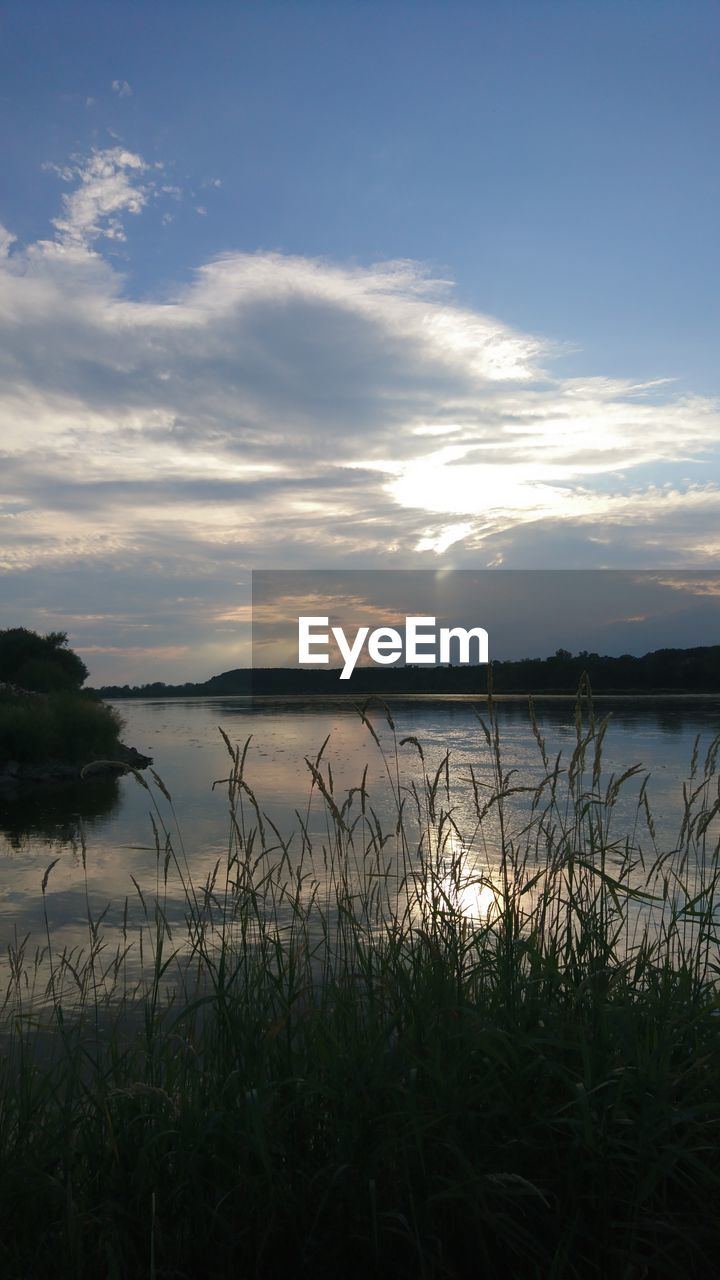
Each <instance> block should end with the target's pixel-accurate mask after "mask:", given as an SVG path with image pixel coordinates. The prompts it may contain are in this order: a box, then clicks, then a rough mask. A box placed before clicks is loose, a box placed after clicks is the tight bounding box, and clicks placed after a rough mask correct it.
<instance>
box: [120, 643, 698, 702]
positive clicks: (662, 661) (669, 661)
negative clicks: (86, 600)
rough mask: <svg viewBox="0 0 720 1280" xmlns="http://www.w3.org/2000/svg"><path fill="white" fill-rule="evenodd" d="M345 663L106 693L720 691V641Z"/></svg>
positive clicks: (239, 672) (251, 670) (240, 672)
mask: <svg viewBox="0 0 720 1280" xmlns="http://www.w3.org/2000/svg"><path fill="white" fill-rule="evenodd" d="M340 674H341V673H340V668H327V667H321V668H319V667H238V668H236V669H235V670H232V671H223V672H222V673H221V674H220V675H217V676H211V677H210V679H209V680H204V681H201V682H197V683H195V682H192V681H188V682H187V683H185V684H180V685H177V684H175V685H171V684H166V683H165V682H164V681H162V680H157V681H154V682H153V683H151V684H144V685H140V686H137V685H136V686H134V687H132V688H131V687H130V686H129V685H104V686H103V687H102V688H100V689H98V690H96V691H95V692H97V693H98V694H99V695H100V697H102V698H105V699H116V698H117V699H122V698H144V697H166V698H173V697H191V698H198V697H200V698H206V697H214V696H216V695H219V696H224V697H233V696H235V697H237V696H245V697H273V696H274V697H318V696H322V697H328V696H335V697H350V698H369V697H377V698H389V697H393V698H398V697H405V696H407V695H413V696H426V697H427V696H430V697H438V696H442V697H452V696H456V697H463V698H468V697H470V698H486V697H487V696H488V692H489V691H488V684H489V683H491V685H492V692H493V695H494V696H495V697H500V696H501V695H503V696H527V695H529V694H532V695H533V697H537V698H539V697H560V698H567V697H575V696H576V694H577V691H578V689H579V687H580V686H581V685H583V687H587V685H588V684H589V687H590V689H591V690H592V694H593V697H633V698H638V697H642V698H646V697H669V696H670V697H672V696H679V697H687V696H688V695H697V696H698V697H712V696H714V695H716V694H720V645H704V646H699V647H696V648H692V649H657V650H655V651H653V652H652V653H646V654H643V655H642V656H641V657H635V656H634V655H632V654H628V653H626V654H622V655H621V656H620V657H608V656H602V655H600V654H598V653H587V652H586V651H584V650H583V651H582V652H581V653H577V654H571V653H570V652H569V650H567V649H558V650H557V651H556V653H554V654H553V655H552V656H551V657H548V658H522V659H520V660H514V659H513V660H508V661H498V660H494V661H493V662H492V663H490V665H489V666H488V665H484V666H470V665H468V666H445V667H440V666H392V667H378V666H363V667H356V668H355V670H354V671H353V674H352V677H351V678H350V679H349V680H347V681H343V680H341V678H340Z"/></svg>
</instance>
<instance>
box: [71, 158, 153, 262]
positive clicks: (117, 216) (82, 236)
mask: <svg viewBox="0 0 720 1280" xmlns="http://www.w3.org/2000/svg"><path fill="white" fill-rule="evenodd" d="M148 167H149V166H148V165H146V164H145V162H144V161H143V160H142V159H141V157H140V156H138V155H136V154H135V153H134V152H132V151H127V150H126V149H125V148H124V147H119V146H118V147H110V148H107V149H106V150H104V151H93V152H92V153H91V155H90V156H89V157H88V158H83V159H82V160H76V161H73V162H72V163H71V164H69V165H66V166H63V167H59V166H57V165H51V166H48V168H50V169H52V170H53V171H54V172H55V173H57V174H58V176H59V177H61V178H62V179H63V181H64V182H73V181H75V182H77V184H78V185H77V186H76V187H75V189H74V190H73V191H72V192H70V193H69V194H66V195H64V196H63V198H62V206H63V212H62V214H61V216H60V217H58V218H53V226H54V227H55V231H56V238H57V242H58V243H59V244H60V245H62V246H64V247H65V248H86V247H88V246H89V245H91V244H92V243H93V242H94V241H95V240H98V239H99V238H101V237H103V238H105V239H108V240H125V231H124V227H123V223H122V215H123V214H125V213H131V214H138V213H140V211H141V210H142V209H143V207H144V205H145V204H146V203H147V199H148V193H149V191H150V190H151V189H152V188H151V187H150V186H148V185H147V184H145V183H143V181H142V175H143V174H144V173H146V172H147V170H148Z"/></svg>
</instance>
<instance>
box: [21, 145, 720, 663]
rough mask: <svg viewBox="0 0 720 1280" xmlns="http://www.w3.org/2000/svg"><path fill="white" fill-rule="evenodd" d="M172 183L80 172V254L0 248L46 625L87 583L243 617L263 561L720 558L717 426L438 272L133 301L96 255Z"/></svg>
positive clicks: (178, 614) (209, 284)
mask: <svg viewBox="0 0 720 1280" xmlns="http://www.w3.org/2000/svg"><path fill="white" fill-rule="evenodd" d="M56 172H58V171H57V170H56ZM153 172H154V169H153V168H151V166H149V165H147V164H146V163H145V162H144V160H143V159H142V158H141V157H140V156H139V155H137V154H135V153H133V152H131V151H128V150H126V149H125V148H123V147H122V146H118V147H113V148H111V149H108V150H105V151H96V152H93V153H92V155H91V156H90V157H89V158H88V159H84V160H74V161H73V162H72V163H71V164H69V165H68V166H67V167H66V168H65V169H63V170H62V172H61V174H60V176H61V177H62V178H63V179H64V180H65V181H71V182H73V183H74V188H73V190H72V191H70V192H69V193H67V194H66V195H65V196H64V199H63V210H62V215H61V216H60V217H59V218H58V219H57V220H56V221H55V224H54V225H55V230H56V239H55V240H54V241H42V242H40V243H38V244H35V245H31V246H29V247H28V248H26V249H25V250H24V251H22V252H19V251H18V248H17V245H14V246H13V245H12V241H13V237H12V236H11V235H10V233H9V232H4V231H2V230H1V229H0V272H2V289H0V423H1V434H0V439H1V440H2V455H3V457H2V481H1V482H0V514H7V515H11V516H12V517H13V518H12V519H7V520H4V521H3V534H4V537H3V545H2V568H3V570H4V572H5V573H6V575H8V576H7V577H6V579H5V584H6V586H7V588H8V592H9V594H8V593H6V598H8V599H12V592H13V590H15V591H16V592H17V593H18V594H20V593H21V592H22V594H23V598H24V599H25V600H26V601H27V600H28V598H29V596H28V592H30V596H32V590H31V589H30V587H29V585H28V584H29V583H30V582H31V581H32V582H35V583H36V584H37V585H36V586H35V588H34V590H35V591H36V593H37V596H38V598H40V597H43V606H44V607H48V605H49V599H48V593H50V595H51V594H52V592H53V590H55V588H54V587H53V585H52V584H53V582H54V581H56V580H57V578H56V575H57V574H58V573H59V571H60V569H62V572H63V575H64V577H63V581H64V582H65V584H66V586H67V582H68V576H67V575H68V574H69V575H70V577H71V578H72V580H73V581H74V582H77V584H78V588H77V589H78V592H79V593H80V595H81V596H82V595H83V592H84V591H85V592H90V591H91V590H92V592H93V593H94V594H96V593H97V591H98V590H100V591H106V592H109V591H110V584H111V582H112V581H114V580H115V581H120V580H122V581H124V582H125V583H126V584H131V585H130V586H129V587H128V590H129V591H130V595H131V596H132V597H133V599H136V601H137V610H138V617H139V616H140V615H141V613H142V610H143V609H147V608H148V607H150V602H151V601H153V600H154V598H155V596H156V595H157V584H158V583H159V582H162V583H167V582H169V581H175V580H177V581H183V582H185V583H186V586H187V588H188V589H187V590H186V591H185V595H200V596H204V597H205V598H207V597H208V596H209V595H211V596H212V598H213V608H214V610H215V614H216V615H217V616H218V617H219V616H223V615H226V614H229V613H231V612H232V610H233V609H235V608H237V607H238V601H237V599H236V596H235V594H234V588H233V585H232V584H233V583H234V582H235V581H236V579H237V577H238V573H239V571H240V569H241V568H242V567H244V566H247V565H248V564H256V565H260V564H264V565H278V564H282V565H293V564H294V565H297V566H298V567H303V566H305V567H307V566H321V565H326V564H327V565H330V564H333V563H338V564H340V563H344V564H347V565H350V564H357V563H362V564H364V565H367V564H377V565H379V566H382V565H388V566H389V565H393V566H396V567H412V566H414V565H425V564H428V563H429V562H430V561H431V560H432V562H433V563H435V562H436V558H437V557H443V559H444V562H445V563H453V564H473V565H475V566H477V567H482V566H484V565H486V564H500V563H502V564H506V565H509V564H513V565H516V566H518V565H522V564H527V565H530V564H536V563H538V559H540V560H541V561H542V559H543V557H544V563H545V564H553V565H554V566H557V567H563V566H570V565H576V564H578V563H580V564H594V565H596V566H599V565H607V564H611V565H617V566H623V565H628V564H631V565H641V564H652V565H658V566H662V567H664V568H671V567H678V566H688V567H692V566H695V565H696V566H701V565H703V564H708V563H711V562H712V561H713V560H714V559H715V558H716V557H717V555H718V552H719V551H720V535H716V533H715V532H714V531H715V530H716V529H718V528H720V490H718V487H717V485H716V484H708V483H700V481H705V479H706V476H705V473H704V471H703V469H702V468H703V467H705V466H707V463H708V460H713V459H714V460H717V458H718V443H717V442H718V440H719V439H720V411H719V409H718V405H717V404H716V403H714V402H712V401H710V400H708V399H705V398H702V397H698V396H688V395H680V394H678V393H677V392H676V391H675V390H674V389H673V386H672V384H665V383H663V382H661V381H658V382H655V383H652V384H645V385H637V384H635V383H632V382H629V381H627V382H624V381H620V380H617V379H607V378H584V379H579V378H563V377H561V376H559V375H557V374H555V373H554V372H553V357H554V354H555V352H554V349H553V348H552V347H551V346H550V345H548V344H546V343H544V342H543V341H542V339H540V338H538V337H537V336H536V335H532V334H525V333H522V332H520V331H518V330H515V329H513V328H511V327H510V326H508V325H506V324H503V323H502V322H501V321H499V320H497V319H495V318H493V317H490V316H487V315H483V314H481V313H478V312H475V311H472V310H470V309H469V308H467V307H460V306H458V305H457V304H456V303H455V301H454V299H453V292H452V286H451V284H450V283H449V282H448V281H445V280H437V279H434V278H433V277H432V276H430V275H429V274H428V273H427V271H426V270H425V269H424V268H423V267H422V266H420V265H418V264H417V263H414V262H407V261H400V262H386V263H380V264H377V265H375V266H370V267H361V266H343V265H339V264H337V263H331V262H326V261H322V260H309V259H306V258H302V257H297V256H296V257H289V256H283V255H280V254H274V253H257V254H247V253H226V254H223V255H222V256H220V257H218V258H216V259H215V260H213V261H211V262H208V263H206V264H205V265H203V266H201V267H200V268H199V270H198V271H197V273H196V275H195V278H194V280H193V281H192V282H191V284H190V285H188V286H183V287H182V288H178V289H177V291H176V293H175V296H174V297H172V298H171V299H169V300H167V301H163V302H154V301H147V300H143V301H139V300H135V299H133V298H131V297H128V296H127V295H126V294H125V293H124V291H123V282H122V279H121V277H120V276H119V275H118V274H117V273H116V272H115V271H114V270H113V269H112V268H111V267H110V266H109V265H108V264H107V263H106V262H105V261H104V260H103V258H102V257H101V256H100V253H99V252H98V250H99V248H100V246H101V245H102V244H103V242H104V241H105V240H106V239H110V240H119V239H122V237H123V235H124V229H123V219H124V218H125V217H126V216H127V215H130V214H133V215H135V214H138V213H140V212H141V211H142V209H143V208H144V207H145V206H146V204H147V203H148V201H149V200H150V199H151V197H154V196H155V194H156V193H157V192H158V191H159V190H160V188H159V187H157V188H156V186H155V185H154V182H155V180H154V178H153ZM166 194H167V193H166ZM11 248H12V251H11ZM3 255H4V256H3ZM698 464H701V465H698ZM682 476H689V477H691V478H690V479H686V480H683V479H681V477H682ZM92 566H97V573H98V575H99V577H98V578H97V579H96V578H94V577H93V573H92V572H90V569H91V568H92ZM48 575H54V576H48ZM72 575H75V577H73V576H72ZM21 583H22V587H21V586H20V585H19V584H21ZM98 583H99V584H100V585H99V586H98ZM132 584H134V585H132ZM143 584H144V585H143ZM153 584H154V585H153ZM198 584H200V585H198ZM57 589H58V590H59V588H57ZM96 603H97V602H96V601H95V600H93V599H90V598H89V597H88V598H87V599H83V600H81V601H80V605H83V606H84V607H79V608H78V610H77V612H78V613H79V614H82V613H83V612H85V613H88V612H95V611H96V610H95V609H88V607H87V606H88V604H91V605H94V604H96ZM174 609H175V612H174V613H172V610H171V613H170V615H169V616H171V617H174V618H175V620H176V621H175V625H176V626H177V629H178V632H181V631H182V630H183V628H184V627H186V626H187V619H186V618H184V615H183V610H182V608H180V607H179V606H177V605H176V606H174ZM200 612H202V611H200ZM203 616H204V617H205V619H207V613H206V612H205V613H204V614H203ZM78 625H79V624H78ZM88 625H89V624H88ZM93 625H94V626H97V625H98V624H93ZM162 625H163V626H164V627H165V631H166V632H167V627H168V619H167V617H164V618H163V622H162ZM108 626H110V624H108ZM225 642H226V641H225V640H224V641H223V643H225ZM88 643H90V641H88ZM93 643H96V644H97V645H99V646H100V647H102V646H103V645H106V646H107V644H108V643H109V642H108V639H107V635H105V636H103V635H99V636H98V635H96V636H95V640H94V641H93ZM110 647H112V643H110ZM186 674H192V664H191V663H188V664H187V666H186Z"/></svg>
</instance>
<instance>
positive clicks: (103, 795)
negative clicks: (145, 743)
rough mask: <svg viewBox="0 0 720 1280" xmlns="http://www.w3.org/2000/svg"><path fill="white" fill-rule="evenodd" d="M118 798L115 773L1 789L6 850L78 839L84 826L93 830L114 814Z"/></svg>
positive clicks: (64, 843)
mask: <svg viewBox="0 0 720 1280" xmlns="http://www.w3.org/2000/svg"><path fill="white" fill-rule="evenodd" d="M120 801H121V792H120V788H119V786H118V779H117V777H116V776H107V777H96V778H88V779H86V780H84V781H78V782H72V783H63V784H58V783H55V784H47V785H46V786H37V787H32V788H31V787H27V786H26V787H20V788H18V789H17V790H14V791H9V790H4V791H1V792H0V832H1V833H2V834H3V835H4V837H5V841H6V844H7V846H8V851H13V852H19V851H21V850H23V851H27V850H30V849H31V848H33V847H34V846H37V844H38V843H42V844H43V845H45V846H47V845H50V846H60V847H65V846H70V845H72V844H76V843H78V842H79V841H80V838H81V834H82V831H83V829H84V830H86V831H94V830H95V829H96V828H97V826H98V825H99V824H101V823H104V822H105V821H107V820H108V819H109V818H112V817H114V816H116V815H117V813H118V810H119V807H120Z"/></svg>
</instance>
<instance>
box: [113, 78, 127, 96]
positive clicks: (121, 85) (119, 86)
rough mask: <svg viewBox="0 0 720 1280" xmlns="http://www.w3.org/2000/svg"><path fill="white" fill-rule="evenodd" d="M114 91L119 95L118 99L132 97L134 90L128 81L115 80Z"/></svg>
mask: <svg viewBox="0 0 720 1280" xmlns="http://www.w3.org/2000/svg"><path fill="white" fill-rule="evenodd" d="M112 91H113V93H116V94H117V96H118V98H130V97H132V89H131V88H130V85H129V84H128V82H127V80H113V82H112Z"/></svg>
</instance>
